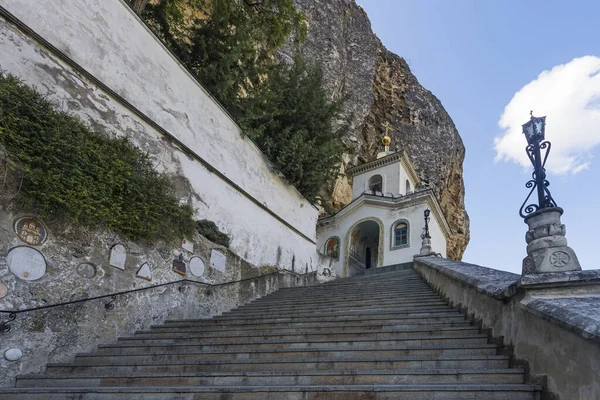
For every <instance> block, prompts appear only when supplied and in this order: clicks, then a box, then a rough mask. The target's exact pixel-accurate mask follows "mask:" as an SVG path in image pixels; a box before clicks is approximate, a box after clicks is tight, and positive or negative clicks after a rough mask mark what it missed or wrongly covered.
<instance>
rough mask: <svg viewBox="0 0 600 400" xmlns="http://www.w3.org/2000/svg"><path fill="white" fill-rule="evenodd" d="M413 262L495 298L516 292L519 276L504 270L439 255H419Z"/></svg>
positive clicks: (502, 297)
mask: <svg viewBox="0 0 600 400" xmlns="http://www.w3.org/2000/svg"><path fill="white" fill-rule="evenodd" d="M415 262H418V263H420V264H424V265H426V266H428V267H429V268H431V269H434V270H436V271H438V272H440V273H441V274H443V275H446V276H448V277H450V278H453V279H456V280H459V281H461V282H464V283H466V284H467V285H469V286H472V287H474V288H475V289H477V291H478V292H481V293H485V294H487V295H489V296H492V297H493V298H495V299H499V300H503V299H508V298H510V297H512V296H513V295H514V294H515V293H516V289H517V283H518V282H519V278H520V276H519V275H517V274H513V273H510V272H505V271H498V270H496V269H492V268H486V267H482V266H480V265H476V264H468V263H464V262H461V261H455V260H449V259H447V258H441V257H419V258H416V259H415Z"/></svg>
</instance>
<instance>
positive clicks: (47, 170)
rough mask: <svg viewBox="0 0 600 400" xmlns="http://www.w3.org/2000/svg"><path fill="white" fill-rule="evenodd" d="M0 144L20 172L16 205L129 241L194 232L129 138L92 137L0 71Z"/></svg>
mask: <svg viewBox="0 0 600 400" xmlns="http://www.w3.org/2000/svg"><path fill="white" fill-rule="evenodd" d="M0 144H2V145H3V146H4V147H5V148H6V150H7V151H8V154H9V156H10V157H11V158H12V159H13V160H15V161H16V162H18V163H19V164H21V165H22V166H23V168H24V171H25V172H24V178H23V183H22V187H21V192H20V194H19V197H18V199H17V201H19V202H20V206H21V207H22V208H23V209H25V210H27V211H29V212H32V213H35V214H37V215H39V216H41V217H43V218H46V219H49V220H57V221H66V222H73V223H78V224H81V225H84V226H88V227H92V228H107V229H110V230H112V231H114V232H117V233H121V234H123V235H124V236H125V237H127V238H129V239H132V240H142V241H156V240H159V239H163V240H172V239H174V238H176V237H178V238H181V237H183V236H186V235H191V234H192V233H193V231H194V221H193V209H192V208H191V207H190V206H188V205H181V204H180V203H179V200H178V199H177V198H176V197H175V196H174V195H173V194H172V193H173V188H172V186H171V184H170V183H169V181H168V178H167V177H166V176H164V175H161V174H159V173H158V172H157V171H156V170H155V169H154V167H153V165H152V162H151V161H150V159H149V157H148V155H147V154H146V153H144V152H142V151H141V150H139V149H138V148H137V147H135V146H134V145H133V144H132V143H131V142H130V141H129V140H128V139H126V138H112V137H109V136H108V135H105V134H102V133H99V132H95V131H93V130H91V129H90V128H89V127H88V126H86V125H85V124H84V123H82V122H81V121H80V120H79V119H77V118H76V117H74V116H72V115H69V114H68V113H65V112H62V111H57V110H55V109H54V107H53V104H52V103H51V102H50V101H48V100H47V99H46V98H45V97H44V96H42V95H41V94H39V93H38V92H37V91H36V90H34V89H32V88H30V87H28V86H26V85H25V84H24V83H22V82H21V81H20V80H19V79H18V78H16V77H14V76H11V75H7V74H3V73H0Z"/></svg>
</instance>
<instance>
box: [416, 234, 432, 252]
mask: <svg viewBox="0 0 600 400" xmlns="http://www.w3.org/2000/svg"><path fill="white" fill-rule="evenodd" d="M422 239H423V241H422V242H421V250H420V251H419V255H420V256H428V255H430V254H432V253H433V251H431V237H430V236H422Z"/></svg>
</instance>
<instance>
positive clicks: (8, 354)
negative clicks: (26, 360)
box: [4, 349, 23, 361]
mask: <svg viewBox="0 0 600 400" xmlns="http://www.w3.org/2000/svg"><path fill="white" fill-rule="evenodd" d="M21 357H23V352H22V351H21V349H8V350H6V351H5V352H4V358H6V360H8V361H18V360H20V359H21Z"/></svg>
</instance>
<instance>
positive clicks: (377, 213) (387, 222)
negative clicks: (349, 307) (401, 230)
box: [317, 201, 446, 276]
mask: <svg viewBox="0 0 600 400" xmlns="http://www.w3.org/2000/svg"><path fill="white" fill-rule="evenodd" d="M427 208H430V207H429V205H428V204H427V202H426V201H423V202H422V203H418V204H414V205H409V206H406V207H405V208H402V209H393V208H390V207H382V206H375V205H368V204H362V205H359V206H358V207H356V208H354V209H353V210H351V212H348V213H347V214H346V213H344V212H343V211H342V213H340V214H339V215H338V219H337V220H336V223H335V224H332V225H329V226H327V227H324V228H320V229H319V230H318V240H317V245H318V247H319V250H320V251H321V252H324V247H325V243H326V241H327V240H328V239H329V238H331V237H332V236H337V237H339V238H340V258H339V260H338V261H336V262H335V263H334V265H335V270H336V273H337V274H338V275H339V276H345V269H344V268H345V262H346V257H347V254H346V248H347V246H346V240H347V239H346V238H347V233H348V231H349V230H350V229H351V228H352V227H353V226H354V225H355V224H356V223H357V222H359V221H362V220H366V219H369V218H373V217H374V218H377V219H379V220H381V221H382V223H383V252H384V253H383V265H381V266H386V265H393V264H400V263H405V262H411V261H413V257H414V256H415V255H416V254H419V251H420V249H421V237H420V235H421V233H422V232H423V228H424V227H425V220H424V218H423V211H425V209H427ZM398 219H406V220H408V222H409V246H408V247H403V248H399V249H395V250H391V248H390V246H391V243H392V233H391V229H392V225H393V224H394V222H395V221H397V220H398ZM429 233H430V235H431V245H432V249H433V251H435V252H436V253H440V254H441V255H442V256H443V257H445V256H446V238H445V236H444V234H443V232H442V229H441V227H440V224H439V222H438V220H437V218H436V217H435V214H434V213H431V220H430V222H429Z"/></svg>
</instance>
